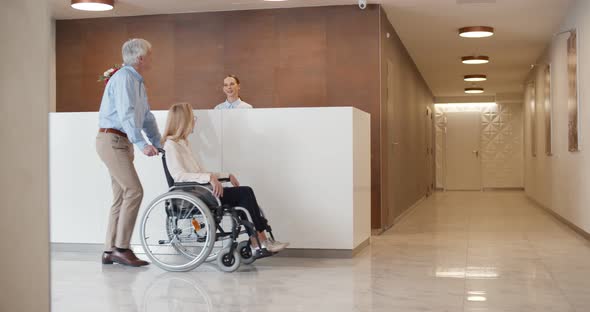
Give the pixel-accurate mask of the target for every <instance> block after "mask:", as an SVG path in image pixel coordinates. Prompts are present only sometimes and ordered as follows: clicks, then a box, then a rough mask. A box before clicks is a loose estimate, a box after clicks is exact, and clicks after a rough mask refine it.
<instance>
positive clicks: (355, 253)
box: [352, 237, 371, 257]
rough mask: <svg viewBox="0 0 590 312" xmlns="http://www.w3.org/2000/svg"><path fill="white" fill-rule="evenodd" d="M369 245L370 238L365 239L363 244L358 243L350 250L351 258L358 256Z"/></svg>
mask: <svg viewBox="0 0 590 312" xmlns="http://www.w3.org/2000/svg"><path fill="white" fill-rule="evenodd" d="M370 244H371V237H368V238H367V239H365V241H364V242H362V243H360V244H359V245H358V246H356V247H355V248H354V249H353V250H352V257H354V256H356V255H358V254H359V253H360V252H361V251H362V250H363V249H365V247H367V246H369V245H370Z"/></svg>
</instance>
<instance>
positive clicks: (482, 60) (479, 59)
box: [461, 55, 490, 64]
mask: <svg viewBox="0 0 590 312" xmlns="http://www.w3.org/2000/svg"><path fill="white" fill-rule="evenodd" d="M461 62H463V64H487V63H489V62H490V58H489V57H488V56H484V55H479V56H476V55H474V56H464V57H462V58H461Z"/></svg>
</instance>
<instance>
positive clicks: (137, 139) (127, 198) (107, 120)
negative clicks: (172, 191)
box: [96, 39, 161, 266]
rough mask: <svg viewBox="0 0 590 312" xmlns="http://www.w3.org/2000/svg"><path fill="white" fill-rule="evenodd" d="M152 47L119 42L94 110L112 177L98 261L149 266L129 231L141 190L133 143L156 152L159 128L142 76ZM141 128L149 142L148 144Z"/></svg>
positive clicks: (137, 41)
mask: <svg viewBox="0 0 590 312" xmlns="http://www.w3.org/2000/svg"><path fill="white" fill-rule="evenodd" d="M151 50H152V46H151V44H150V43H149V42H148V41H146V40H144V39H131V40H128V41H127V42H125V43H124V44H123V48H122V52H123V62H124V63H125V66H123V67H122V68H121V69H120V70H118V71H117V72H116V73H115V74H114V75H113V76H112V77H111V78H110V79H109V81H108V83H107V85H106V87H105V90H104V94H103V96H102V102H101V103H100V111H99V115H98V116H99V121H98V126H99V131H98V135H97V137H96V151H97V153H98V156H99V157H100V159H101V160H102V161H103V162H104V164H105V165H106V167H107V168H108V170H109V174H110V176H111V184H112V188H113V205H112V206H111V209H110V214H109V224H108V227H107V236H106V243H105V252H104V253H103V255H102V263H103V264H112V263H120V264H125V265H130V266H143V265H147V264H149V263H148V262H147V261H143V260H140V259H138V258H137V256H135V254H134V253H133V251H132V250H131V249H130V245H129V243H130V241H131V234H132V233H133V228H134V227H135V221H136V219H137V213H138V212H139V206H140V204H141V200H142V198H143V188H142V186H141V182H140V181H139V177H138V176H137V171H135V166H134V165H133V158H134V153H133V145H135V146H137V147H138V148H139V150H141V151H143V153H144V154H145V155H147V156H155V155H157V154H158V150H157V148H159V147H161V145H160V138H161V135H160V131H159V130H158V125H157V124H156V120H155V118H154V115H153V114H152V113H151V112H150V106H149V104H148V98H147V94H146V90H145V86H144V83H143V75H144V73H146V72H147V71H148V70H149V69H150V67H151V63H152V51H151ZM142 130H143V131H144V132H145V134H146V135H147V137H148V139H149V141H150V142H151V144H148V143H147V142H146V141H145V139H144V137H143V135H142Z"/></svg>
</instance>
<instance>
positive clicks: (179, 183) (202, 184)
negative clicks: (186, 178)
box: [173, 182, 209, 187]
mask: <svg viewBox="0 0 590 312" xmlns="http://www.w3.org/2000/svg"><path fill="white" fill-rule="evenodd" d="M205 185H209V183H197V182H175V183H174V185H173V186H174V187H190V186H205Z"/></svg>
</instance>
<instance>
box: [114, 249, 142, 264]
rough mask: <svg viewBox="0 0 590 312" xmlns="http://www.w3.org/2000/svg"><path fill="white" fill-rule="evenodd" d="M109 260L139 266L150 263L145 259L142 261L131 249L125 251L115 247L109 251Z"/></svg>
mask: <svg viewBox="0 0 590 312" xmlns="http://www.w3.org/2000/svg"><path fill="white" fill-rule="evenodd" d="M111 260H112V261H113V262H115V263H119V264H124V265H129V266H134V267H139V266H144V265H148V264H150V263H149V262H147V261H143V260H140V259H138V258H137V256H135V254H134V253H133V251H131V249H127V250H125V251H119V250H117V249H116V248H115V249H114V250H113V252H112V253H111Z"/></svg>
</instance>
